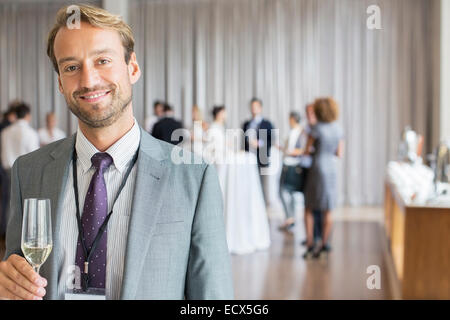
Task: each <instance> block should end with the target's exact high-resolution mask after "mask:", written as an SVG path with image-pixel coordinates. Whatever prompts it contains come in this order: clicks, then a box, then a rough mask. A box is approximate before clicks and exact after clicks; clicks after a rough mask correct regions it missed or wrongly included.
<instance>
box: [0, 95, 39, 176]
mask: <svg viewBox="0 0 450 320" xmlns="http://www.w3.org/2000/svg"><path fill="white" fill-rule="evenodd" d="M15 110H16V115H17V121H16V122H15V123H13V124H12V125H10V126H9V127H7V128H6V129H4V130H3V131H2V136H1V144H2V154H1V156H2V165H3V167H4V168H5V170H6V171H7V172H8V170H10V169H11V168H12V166H13V164H14V161H16V159H17V158H18V157H20V156H21V155H24V154H26V153H30V152H32V151H34V150H36V149H39V136H38V134H37V132H36V130H34V129H33V128H32V127H31V126H30V122H31V109H30V107H29V106H28V104H26V103H25V102H22V103H20V104H18V105H17V106H16V108H15Z"/></svg>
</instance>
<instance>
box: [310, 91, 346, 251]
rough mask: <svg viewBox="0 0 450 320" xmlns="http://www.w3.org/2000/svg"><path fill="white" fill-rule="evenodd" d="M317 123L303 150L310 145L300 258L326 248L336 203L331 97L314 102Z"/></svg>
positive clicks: (337, 149) (336, 146) (338, 135)
mask: <svg viewBox="0 0 450 320" xmlns="http://www.w3.org/2000/svg"><path fill="white" fill-rule="evenodd" d="M314 113H315V115H316V118H317V124H316V125H314V126H313V127H311V131H310V133H309V137H308V142H307V145H306V148H305V150H306V151H305V152H306V153H309V151H310V150H311V148H312V147H313V148H314V153H313V154H312V156H313V163H312V166H311V168H310V170H309V173H308V179H307V182H306V190H305V222H306V237H307V251H306V253H305V254H304V258H309V257H318V256H319V255H320V254H322V253H326V252H327V251H328V246H327V243H328V237H329V235H330V231H331V211H332V210H333V209H335V207H336V198H337V167H336V159H335V158H336V156H338V157H341V156H342V152H343V140H342V131H341V129H340V127H339V126H338V124H337V121H336V120H337V118H338V114H339V108H338V105H337V103H336V102H335V101H334V100H333V99H332V98H321V99H317V100H316V101H315V102H314ZM314 210H317V211H321V212H322V215H323V216H322V221H323V227H322V244H321V246H320V248H318V250H317V251H314V245H313V226H314V216H313V211H314Z"/></svg>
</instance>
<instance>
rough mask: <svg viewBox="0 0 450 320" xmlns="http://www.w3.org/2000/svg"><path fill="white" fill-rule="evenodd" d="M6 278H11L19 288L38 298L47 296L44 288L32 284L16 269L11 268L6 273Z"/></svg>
mask: <svg viewBox="0 0 450 320" xmlns="http://www.w3.org/2000/svg"><path fill="white" fill-rule="evenodd" d="M6 276H7V277H9V279H10V280H12V281H13V282H15V283H17V284H18V285H19V286H21V287H22V288H24V289H25V290H27V291H29V292H30V293H32V294H34V295H36V296H39V297H43V296H44V295H45V289H44V288H43V286H38V285H36V284H34V283H32V282H30V281H29V280H28V279H27V278H25V277H24V276H23V275H22V274H21V273H20V272H18V271H17V270H16V269H15V268H14V267H11V268H9V270H7V271H6Z"/></svg>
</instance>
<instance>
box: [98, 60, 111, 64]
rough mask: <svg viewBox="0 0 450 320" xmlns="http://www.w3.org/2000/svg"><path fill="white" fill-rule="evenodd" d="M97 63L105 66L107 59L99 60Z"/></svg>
mask: <svg viewBox="0 0 450 320" xmlns="http://www.w3.org/2000/svg"><path fill="white" fill-rule="evenodd" d="M98 63H99V64H107V63H109V60H108V59H100V60H99V61H98Z"/></svg>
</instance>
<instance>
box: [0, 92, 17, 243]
mask: <svg viewBox="0 0 450 320" xmlns="http://www.w3.org/2000/svg"><path fill="white" fill-rule="evenodd" d="M19 103H20V102H18V101H12V102H11V103H10V104H9V106H8V110H7V111H6V112H5V113H4V114H3V119H2V122H1V123H0V137H1V133H2V131H3V129H5V128H7V127H8V126H10V125H11V124H13V123H14V122H16V120H17V114H16V109H15V108H16V106H17V105H18V104H19ZM0 141H1V138H0ZM0 150H1V143H0ZM0 152H1V151H0ZM0 159H1V153H0ZM0 188H1V199H0V200H1V205H0V210H1V211H0V239H3V238H4V237H5V235H6V224H7V220H6V215H7V209H8V202H9V191H10V190H9V188H10V185H9V178H8V174H7V173H6V170H5V169H4V168H3V165H1V161H0Z"/></svg>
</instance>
